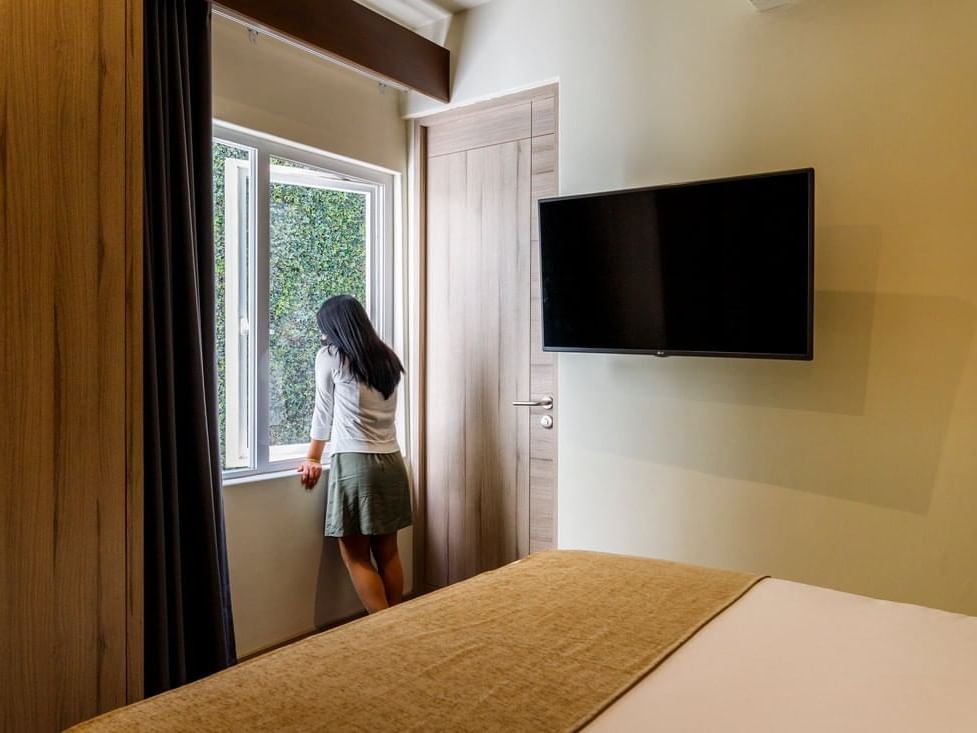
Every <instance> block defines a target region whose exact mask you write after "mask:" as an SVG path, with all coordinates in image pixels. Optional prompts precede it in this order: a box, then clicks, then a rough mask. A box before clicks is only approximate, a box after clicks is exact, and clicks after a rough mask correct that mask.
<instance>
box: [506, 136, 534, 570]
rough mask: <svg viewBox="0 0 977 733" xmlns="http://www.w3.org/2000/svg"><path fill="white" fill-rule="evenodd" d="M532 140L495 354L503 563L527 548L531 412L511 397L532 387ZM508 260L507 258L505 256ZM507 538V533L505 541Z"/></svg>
mask: <svg viewBox="0 0 977 733" xmlns="http://www.w3.org/2000/svg"><path fill="white" fill-rule="evenodd" d="M532 166H533V161H532V142H531V141H526V140H522V141H520V142H519V165H518V173H517V177H516V207H517V212H518V215H517V218H516V227H517V230H516V237H515V239H514V240H513V241H514V244H515V252H514V253H513V254H512V255H511V257H512V259H514V261H515V270H514V271H511V272H510V273H509V276H508V278H507V280H506V282H507V283H510V287H511V288H512V289H511V291H504V292H503V302H504V303H513V304H514V310H513V312H511V313H510V315H511V318H512V320H511V322H510V326H509V331H508V333H509V334H510V338H511V341H510V342H509V343H507V344H503V348H502V350H501V353H502V355H503V361H504V363H506V364H508V365H510V367H509V368H510V369H511V370H512V371H514V372H515V379H514V380H511V381H508V382H507V384H510V385H511V391H510V392H508V394H503V395H502V401H503V407H504V409H505V410H507V411H508V413H509V414H510V415H512V416H513V418H514V423H515V424H514V429H512V431H511V433H510V435H511V438H510V440H511V441H512V442H513V443H514V446H513V447H514V449H515V457H516V460H515V467H514V468H515V495H514V497H513V498H514V506H513V507H512V508H511V510H509V512H510V513H507V516H509V517H511V518H512V527H513V529H514V531H515V541H516V545H515V555H514V556H511V555H507V556H506V562H511V561H512V560H515V559H517V558H520V557H524V556H525V555H526V554H528V553H529V515H530V509H529V500H530V490H531V484H530V474H529V461H530V458H531V453H530V451H529V450H528V447H527V440H526V434H527V433H528V432H529V429H530V425H531V422H532V416H531V415H530V414H529V412H528V411H527V410H524V409H520V408H518V407H515V406H513V405H512V404H511V402H512V401H513V400H518V399H522V395H527V394H530V393H531V392H532V374H531V368H532V365H531V353H532V333H531V330H530V328H529V314H530V307H531V302H530V299H529V298H527V297H526V295H527V292H526V291H527V288H528V285H529V284H530V283H531V273H530V270H531V259H532V255H531V252H530V250H531V248H532V242H531V231H530V221H531V218H532V217H531V214H530V209H531V207H532V175H533V167H532ZM510 261H512V260H510ZM508 541H509V538H508V537H507V542H508Z"/></svg>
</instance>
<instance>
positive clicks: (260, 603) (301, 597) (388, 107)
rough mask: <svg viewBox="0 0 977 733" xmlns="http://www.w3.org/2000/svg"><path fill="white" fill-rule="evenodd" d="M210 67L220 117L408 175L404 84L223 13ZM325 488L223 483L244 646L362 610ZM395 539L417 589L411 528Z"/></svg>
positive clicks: (291, 482) (289, 481)
mask: <svg viewBox="0 0 977 733" xmlns="http://www.w3.org/2000/svg"><path fill="white" fill-rule="evenodd" d="M213 67H214V69H213V79H214V116H215V117H216V118H217V119H220V120H223V121H226V122H232V123H234V124H238V125H243V126H245V127H248V128H251V129H253V130H258V131H261V132H266V133H270V134H273V135H277V136H279V137H282V138H285V139H287V140H291V141H295V142H300V143H304V144H306V145H311V146H313V147H317V148H320V149H322V150H325V151H328V152H330V153H334V154H338V155H343V156H346V157H350V158H354V159H356V160H361V161H364V162H367V163H372V164H374V165H378V166H382V167H385V168H388V169H390V170H393V171H395V172H398V173H401V174H403V173H405V172H406V165H407V130H406V126H405V123H404V121H403V119H402V118H401V105H402V99H401V94H400V92H398V91H396V90H394V89H386V90H385V91H384V92H383V93H381V90H380V88H379V87H378V84H377V82H375V81H373V80H371V79H368V78H366V77H364V76H362V75H360V74H358V73H356V72H353V71H351V70H349V69H346V68H344V67H341V66H338V65H336V64H333V63H331V62H329V61H326V60H323V59H321V58H318V57H315V56H312V55H311V54H309V53H307V52H305V51H302V50H300V49H297V48H295V47H293V46H290V45H288V44H285V43H282V42H280V41H277V40H275V39H273V38H270V37H268V36H264V35H259V37H258V39H257V43H251V41H250V40H249V38H248V33H247V30H246V29H244V28H242V27H241V26H239V25H237V24H235V23H232V22H230V21H228V20H225V19H223V18H220V17H215V18H214V21H213ZM399 256H402V251H401V250H400V248H399V245H398V257H399ZM399 272H400V269H399V261H398V267H397V273H399ZM397 273H395V277H398V276H399V274H397ZM399 297H400V296H399V295H398V298H399ZM396 338H397V339H398V340H400V339H402V333H401V332H400V329H397V334H396ZM324 485H325V476H323V478H322V480H320V482H319V485H318V486H317V487H316V488H315V490H314V491H311V492H309V491H306V490H305V489H304V488H303V487H302V486H301V485H300V484H299V482H298V479H297V478H293V477H291V476H289V477H287V478H277V479H270V480H259V481H252V482H250V483H244V484H235V485H229V486H226V487H225V489H224V512H225V521H226V524H227V543H228V558H229V563H230V574H231V602H232V604H233V608H234V624H235V634H236V637H237V647H238V654H239V655H242V656H244V655H248V654H252V653H254V652H256V651H259V650H261V649H264V648H267V647H269V646H273V645H275V644H278V643H280V642H283V641H287V640H289V639H293V638H295V637H297V636H300V635H302V634H306V633H309V632H311V631H313V630H315V629H317V628H321V627H323V626H325V625H328V624H330V623H333V622H335V621H337V620H340V619H343V618H346V617H348V616H350V615H352V614H354V613H356V612H358V611H359V610H361V606H360V604H359V601H358V600H357V598H356V595H355V593H354V592H353V588H352V586H351V584H350V582H349V579H348V577H347V574H346V570H345V569H344V568H343V565H342V561H341V560H340V558H339V549H338V547H337V546H336V542H335V540H331V539H328V538H324V537H323V536H322V530H323V513H324V510H325V495H324V488H323V487H324ZM399 544H400V548H401V556H402V558H403V561H404V569H405V574H406V576H407V577H406V580H405V585H406V588H407V589H408V590H410V588H411V587H412V577H413V573H412V560H411V557H412V552H411V531H410V530H405V531H404V532H401V534H400V537H399Z"/></svg>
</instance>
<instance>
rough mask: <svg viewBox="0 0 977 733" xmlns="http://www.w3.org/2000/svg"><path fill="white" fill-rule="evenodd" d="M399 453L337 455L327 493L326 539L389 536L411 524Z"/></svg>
mask: <svg viewBox="0 0 977 733" xmlns="http://www.w3.org/2000/svg"><path fill="white" fill-rule="evenodd" d="M412 519H413V518H412V515H411V507H410V484H409V482H408V479H407V468H406V467H405V466H404V459H403V458H402V457H401V455H400V453H399V452H398V453H336V454H335V455H334V456H332V459H331V462H330V467H329V481H328V483H327V489H326V531H325V534H326V537H347V536H349V535H355V534H365V535H375V534H392V533H394V532H396V531H397V530H398V529H403V528H404V527H409V526H410V524H411V521H412Z"/></svg>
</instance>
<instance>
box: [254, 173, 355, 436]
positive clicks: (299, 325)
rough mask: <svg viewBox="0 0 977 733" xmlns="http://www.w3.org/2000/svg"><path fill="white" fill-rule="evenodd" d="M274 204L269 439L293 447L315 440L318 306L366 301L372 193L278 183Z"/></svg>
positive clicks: (276, 184)
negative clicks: (338, 300)
mask: <svg viewBox="0 0 977 733" xmlns="http://www.w3.org/2000/svg"><path fill="white" fill-rule="evenodd" d="M272 162H273V163H274V164H276V165H281V164H285V163H286V161H280V160H273V161H272ZM270 203H271V217H270V221H271V248H270V250H271V251H270V255H271V257H270V260H271V261H270V274H271V282H270V286H271V287H270V293H269V314H268V315H269V329H270V331H269V347H270V351H271V354H270V359H269V385H268V386H269V408H270V415H269V431H270V436H269V437H270V439H271V444H272V445H287V444H291V443H301V442H305V441H307V440H308V439H309V428H310V427H311V421H312V410H313V407H314V404H315V388H314V379H313V376H314V374H313V371H314V364H315V354H316V352H317V351H318V349H319V330H318V327H317V325H316V322H315V314H316V311H318V309H319V306H320V305H321V304H322V301H324V300H325V299H326V298H329V297H331V296H333V295H340V294H343V293H349V294H351V295H353V296H355V297H356V298H358V299H359V301H360V302H361V303H365V302H366V196H364V195H363V194H360V193H350V192H346V191H336V190H330V189H323V188H310V187H307V186H295V185H289V184H283V183H273V184H272V186H271V202H270Z"/></svg>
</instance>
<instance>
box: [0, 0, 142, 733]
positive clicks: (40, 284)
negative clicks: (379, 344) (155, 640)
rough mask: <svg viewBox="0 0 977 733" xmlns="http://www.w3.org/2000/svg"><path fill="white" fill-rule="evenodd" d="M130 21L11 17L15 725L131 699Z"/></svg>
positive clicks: (7, 286) (2, 210)
mask: <svg viewBox="0 0 977 733" xmlns="http://www.w3.org/2000/svg"><path fill="white" fill-rule="evenodd" d="M134 2H135V0H133V4H134ZM129 11H130V3H127V2H119V3H108V4H106V3H103V2H96V1H95V0H79V1H78V2H72V3H64V2H55V1H54V0H44V1H37V0H35V1H32V2H26V1H15V2H6V3H3V4H2V5H0V27H2V28H3V33H2V34H0V65H2V68H3V71H2V72H0V102H2V107H3V109H4V110H5V112H4V123H3V130H2V133H0V165H2V171H3V175H2V179H0V223H2V226H0V308H2V311H0V312H2V313H3V314H4V328H3V330H2V336H0V338H2V348H0V374H2V379H0V414H2V415H3V420H2V421H0V454H2V455H3V456H4V461H5V466H4V478H3V490H2V492H0V522H2V524H0V527H2V530H3V531H2V535H0V587H2V588H3V589H4V592H3V600H2V602H0V635H2V637H0V638H2V641H0V658H2V659H3V663H2V667H0V669H2V671H0V674H2V676H3V679H2V681H0V688H2V689H3V694H2V703H0V705H2V710H0V723H2V725H0V728H3V729H4V730H11V731H14V730H16V731H34V730H39V731H50V730H60V729H62V728H64V727H67V726H68V725H70V724H72V723H74V722H77V721H79V720H81V719H83V718H87V717H90V716H92V715H95V714H96V713H98V712H101V711H104V710H108V709H110V708H112V707H116V706H118V705H121V704H123V703H124V702H125V701H126V683H127V635H126V632H127V621H128V620H129V619H128V618H127V609H126V591H127V544H126V543H127V533H126V512H127V468H128V469H133V468H134V467H133V466H127V452H128V451H129V450H130V448H129V447H128V445H127V437H126V436H127V419H128V417H127V402H126V394H127V392H126V390H127V373H126V365H127V358H126V357H127V348H126V347H127V342H126V336H125V334H126V328H127V313H128V312H129V311H128V310H127V300H126V299H127V289H128V288H129V285H130V284H131V283H130V280H127V278H129V277H130V276H133V277H138V275H135V273H133V272H132V271H131V270H128V269H127V264H129V263H127V252H128V246H133V247H139V246H141V232H140V233H139V235H138V237H139V239H138V241H136V240H134V239H133V238H134V237H136V236H137V235H136V234H135V231H136V223H135V221H134V220H133V219H132V218H131V216H132V215H131V214H130V209H129V208H128V203H130V200H129V193H128V191H127V184H131V183H133V182H134V181H135V180H136V179H137V178H138V177H141V174H142V160H141V157H140V158H139V159H138V160H132V159H131V158H130V157H129V155H130V151H131V150H132V145H131V143H132V141H131V140H130V139H129V138H127V133H128V132H129V128H130V126H132V125H135V124H140V125H141V123H137V121H136V119H134V118H133V117H132V116H130V113H133V112H134V109H133V108H131V107H129V106H127V101H128V99H129V95H131V94H138V95H139V98H138V104H139V106H140V108H141V103H142V101H141V92H140V91H139V90H137V89H134V88H132V87H130V86H129V84H130V82H129V79H128V77H127V60H128V59H133V60H134V59H136V58H138V62H139V64H141V50H140V51H138V52H136V50H135V49H141V34H142V29H141V26H140V27H139V28H138V29H137V28H135V27H134V26H133V25H130V23H132V21H133V17H131V16H130V15H129ZM137 116H138V119H140V120H141V114H139V115H137ZM133 133H134V134H138V135H141V131H133ZM137 211H138V209H137ZM139 226H140V227H141V221H140V222H139ZM130 296H131V292H130ZM130 306H131V307H132V308H133V309H134V308H135V306H136V304H135V303H130Z"/></svg>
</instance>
